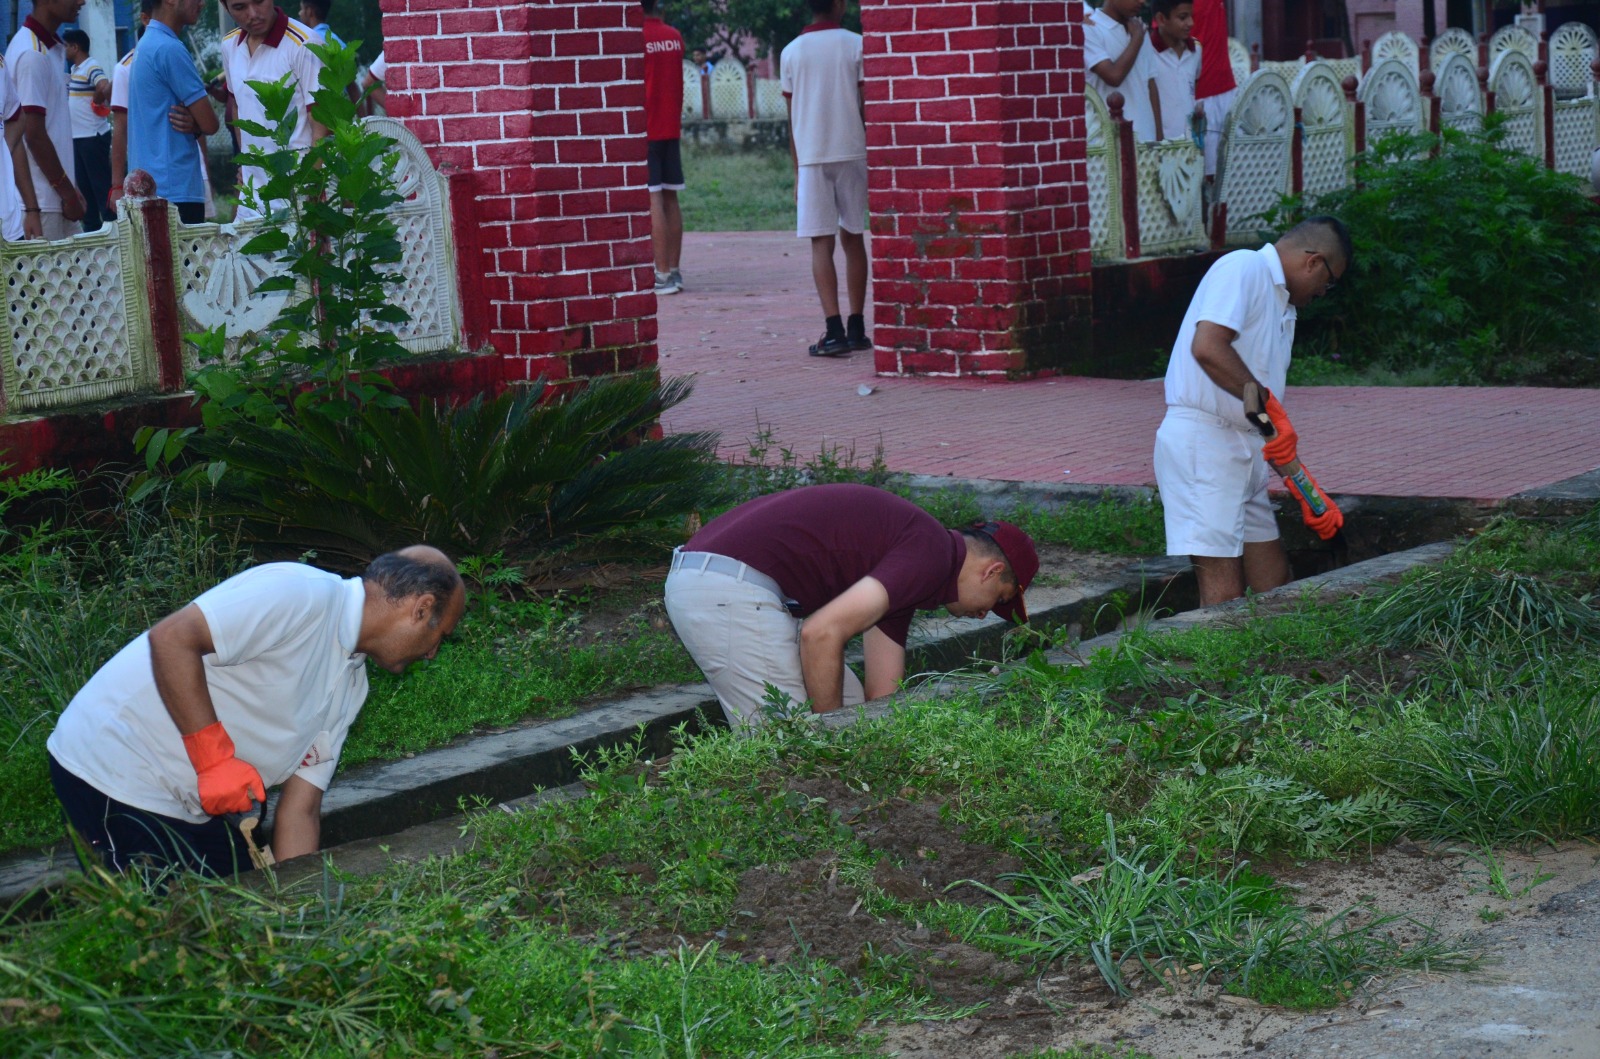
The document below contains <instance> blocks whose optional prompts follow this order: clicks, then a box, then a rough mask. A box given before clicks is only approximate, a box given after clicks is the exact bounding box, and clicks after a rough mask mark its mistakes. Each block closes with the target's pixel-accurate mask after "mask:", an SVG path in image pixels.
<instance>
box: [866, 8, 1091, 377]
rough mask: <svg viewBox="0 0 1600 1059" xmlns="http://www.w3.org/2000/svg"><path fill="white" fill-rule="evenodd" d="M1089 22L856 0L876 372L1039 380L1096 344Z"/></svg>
mask: <svg viewBox="0 0 1600 1059" xmlns="http://www.w3.org/2000/svg"><path fill="white" fill-rule="evenodd" d="M1082 13H1083V4H1082V3H1080V2H1078V0H917V2H914V3H913V2H910V0H862V4H861V21H862V25H863V28H864V30H865V35H866V93H867V97H866V98H867V162H868V165H869V166H870V167H871V175H870V188H871V193H870V201H871V207H872V231H873V239H872V257H873V260H872V277H873V297H874V306H875V311H876V323H875V326H876V334H875V336H874V337H875V339H876V342H877V351H876V366H877V370H878V371H879V372H880V373H884V374H938V375H1021V374H1037V373H1039V372H1041V371H1049V370H1050V369H1051V367H1052V364H1053V363H1055V362H1057V361H1058V359H1059V357H1060V354H1061V353H1062V352H1063V351H1064V350H1065V349H1066V348H1067V347H1068V346H1070V345H1072V344H1074V343H1076V342H1080V341H1083V339H1082V338H1080V337H1079V336H1082V335H1086V334H1087V328H1088V322H1089V315H1090V276H1089V224H1088V220H1089V218H1088V202H1089V193H1088V185H1087V177H1086V163H1085V154H1084V116H1083V86H1084V80H1083V79H1084V75H1083V29H1082V24H1081V20H1082Z"/></svg>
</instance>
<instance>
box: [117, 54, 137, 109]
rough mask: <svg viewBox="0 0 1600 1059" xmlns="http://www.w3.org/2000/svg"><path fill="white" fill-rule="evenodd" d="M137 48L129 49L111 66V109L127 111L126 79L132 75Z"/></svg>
mask: <svg viewBox="0 0 1600 1059" xmlns="http://www.w3.org/2000/svg"><path fill="white" fill-rule="evenodd" d="M138 51H139V49H138V48H133V49H131V50H130V51H129V52H128V54H126V55H124V56H123V57H122V59H121V60H120V61H119V62H118V63H117V65H116V66H113V67H112V68H111V109H112V111H113V112H115V111H119V110H120V111H121V112H122V113H124V114H126V113H127V112H128V80H129V78H131V77H132V76H133V57H134V55H136V54H137V53H138Z"/></svg>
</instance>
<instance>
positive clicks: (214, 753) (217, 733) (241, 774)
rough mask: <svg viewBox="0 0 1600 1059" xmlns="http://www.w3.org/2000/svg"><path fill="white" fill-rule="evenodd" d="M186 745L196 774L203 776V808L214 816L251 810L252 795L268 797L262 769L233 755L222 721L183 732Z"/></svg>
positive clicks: (184, 744) (230, 740) (261, 798)
mask: <svg viewBox="0 0 1600 1059" xmlns="http://www.w3.org/2000/svg"><path fill="white" fill-rule="evenodd" d="M183 749H184V750H186V751H188V753H189V761H190V763H191V764H193V765H194V771H195V775H197V776H198V777H199V778H200V808H202V809H204V810H205V811H206V812H208V813H210V814H211V815H212V816H222V815H223V814H225V813H248V812H249V811H250V810H251V808H252V802H251V799H254V800H255V801H258V802H264V801H266V800H267V787H266V784H264V783H262V782H261V773H259V772H257V771H256V770H255V766H253V765H251V764H250V763H249V762H247V761H240V760H239V758H238V757H236V756H235V755H234V750H233V740H232V739H229V738H228V732H227V730H226V729H224V728H223V727H222V722H221V721H217V722H216V723H214V724H208V725H206V726H205V727H204V728H202V729H200V730H199V731H198V732H194V733H192V734H190V735H186V736H184V737H183Z"/></svg>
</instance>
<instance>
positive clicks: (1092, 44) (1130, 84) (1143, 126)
mask: <svg viewBox="0 0 1600 1059" xmlns="http://www.w3.org/2000/svg"><path fill="white" fill-rule="evenodd" d="M1131 39H1132V37H1131V36H1130V35H1129V33H1128V30H1127V27H1126V26H1124V25H1123V24H1122V23H1120V22H1118V21H1117V20H1116V19H1114V18H1112V17H1111V16H1110V15H1108V14H1106V13H1105V12H1104V11H1103V10H1100V9H1098V8H1096V9H1095V11H1094V13H1093V14H1091V15H1090V16H1089V17H1088V18H1086V19H1084V20H1083V68H1084V70H1085V71H1086V79H1087V80H1088V82H1089V84H1091V85H1093V86H1094V90H1095V91H1096V92H1099V93H1100V98H1101V99H1103V100H1106V101H1107V105H1108V106H1109V105H1110V104H1109V101H1110V99H1111V93H1113V92H1121V93H1122V99H1123V104H1122V116H1123V117H1125V118H1127V119H1128V120H1129V121H1131V122H1133V135H1134V138H1135V139H1137V140H1138V141H1139V142H1141V143H1145V142H1148V141H1150V140H1153V139H1155V135H1156V119H1155V114H1154V113H1153V112H1152V111H1151V110H1150V92H1149V90H1148V89H1147V88H1146V87H1145V78H1147V77H1148V76H1149V75H1148V74H1146V75H1144V77H1141V76H1140V75H1139V64H1140V63H1141V62H1143V61H1144V57H1145V54H1144V53H1145V52H1147V51H1149V50H1150V42H1149V41H1145V43H1144V47H1142V48H1140V49H1139V55H1138V58H1136V59H1134V61H1133V68H1132V69H1131V70H1129V71H1128V76H1127V77H1125V78H1123V79H1122V84H1120V85H1117V86H1115V87H1112V86H1111V85H1108V84H1106V83H1105V81H1104V80H1103V79H1102V78H1101V77H1100V76H1099V75H1098V74H1096V73H1094V68H1095V67H1096V66H1099V65H1100V64H1101V63H1102V62H1105V61H1107V60H1110V61H1111V62H1116V61H1117V60H1118V59H1119V58H1121V57H1122V53H1123V51H1124V50H1126V49H1127V47H1128V41H1129V40H1131Z"/></svg>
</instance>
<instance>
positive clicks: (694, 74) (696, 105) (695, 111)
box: [683, 59, 705, 118]
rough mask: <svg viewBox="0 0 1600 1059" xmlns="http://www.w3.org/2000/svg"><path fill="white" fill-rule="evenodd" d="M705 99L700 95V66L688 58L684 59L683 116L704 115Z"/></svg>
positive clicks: (696, 116)
mask: <svg viewBox="0 0 1600 1059" xmlns="http://www.w3.org/2000/svg"><path fill="white" fill-rule="evenodd" d="M704 111H705V101H704V100H703V99H702V98H701V95H700V68H699V67H698V66H696V65H695V64H694V63H692V62H690V61H689V60H688V59H685V60H683V116H684V117H686V118H698V117H702V116H703V114H704Z"/></svg>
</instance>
